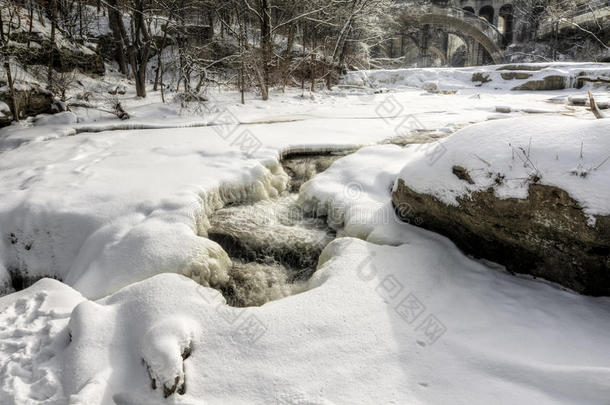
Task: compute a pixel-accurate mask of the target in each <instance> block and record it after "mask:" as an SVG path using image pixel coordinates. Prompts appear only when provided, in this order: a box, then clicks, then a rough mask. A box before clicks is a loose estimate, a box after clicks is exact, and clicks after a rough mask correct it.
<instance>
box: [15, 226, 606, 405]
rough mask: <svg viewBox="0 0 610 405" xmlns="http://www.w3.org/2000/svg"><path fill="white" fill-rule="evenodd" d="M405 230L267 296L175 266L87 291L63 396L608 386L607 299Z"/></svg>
mask: <svg viewBox="0 0 610 405" xmlns="http://www.w3.org/2000/svg"><path fill="white" fill-rule="evenodd" d="M400 230H401V232H400V235H399V234H398V233H393V235H388V237H389V238H393V237H398V238H399V239H397V240H395V242H400V246H395V247H393V246H377V245H373V244H370V243H367V242H364V241H360V240H357V239H352V238H339V239H337V240H335V241H333V242H331V243H330V244H329V245H328V246H327V248H326V249H325V251H324V253H323V255H322V257H321V260H320V268H319V270H318V272H317V273H316V274H315V275H314V277H313V279H312V280H311V283H310V287H311V289H310V290H309V291H307V292H304V293H302V294H299V295H296V296H292V297H289V298H286V299H285V300H281V301H277V302H273V303H270V304H267V305H265V306H263V307H255V308H245V309H240V308H232V307H227V306H226V305H225V301H224V299H223V298H222V296H220V294H218V293H217V292H216V291H214V290H211V289H208V288H205V287H202V286H199V285H197V284H196V283H194V282H193V281H192V280H189V279H187V278H185V277H182V276H179V275H175V274H161V275H157V276H154V277H152V278H149V279H146V280H144V281H141V282H138V283H135V284H132V285H130V286H128V287H125V288H123V289H122V290H120V291H118V292H117V293H115V294H113V295H112V296H109V297H107V298H105V299H102V300H99V301H97V302H92V301H85V302H82V303H80V304H78V305H77V306H76V308H75V309H74V311H73V312H72V316H71V320H70V324H69V326H68V328H67V330H66V333H69V335H70V336H71V340H70V342H69V343H67V344H66V346H64V347H65V349H63V351H62V352H61V353H60V356H59V357H61V361H62V362H63V365H64V366H63V369H62V370H60V369H56V373H57V375H60V376H61V380H62V381H63V384H64V388H65V395H66V397H69V398H70V403H72V404H75V405H76V404H82V405H85V404H87V405H95V404H105V403H112V401H114V402H115V403H118V404H137V403H140V404H142V403H161V401H162V398H163V397H164V396H168V398H170V399H168V401H171V402H173V403H185V404H191V403H202V402H205V403H210V404H222V403H232V404H252V403H290V404H291V403H315V404H333V403H336V404H340V403H350V404H369V403H373V402H375V403H391V402H396V403H416V404H430V403H447V402H448V401H449V402H451V401H453V402H454V403H458V404H487V403H490V402H492V401H493V402H494V403H497V404H514V403H537V404H542V405H546V404H549V405H550V404H553V405H556V404H574V405H575V404H579V405H582V404H596V403H600V402H603V400H605V398H607V397H608V395H610V391H609V388H608V385H607V383H606V381H607V379H608V377H609V376H610V370H609V369H608V367H607V363H605V358H606V357H605V353H607V351H608V350H610V346H609V342H610V335H609V330H608V328H607V324H608V321H609V320H610V312H609V309H608V308H609V307H608V305H609V304H610V303H609V302H608V300H607V299H594V298H591V297H584V296H580V295H577V294H573V293H570V292H566V291H561V290H559V289H557V288H555V287H554V286H551V285H548V284H545V283H542V282H532V281H530V280H525V279H521V278H517V277H513V276H511V275H509V274H507V273H505V272H501V271H498V270H497V269H495V270H493V269H490V268H489V267H487V266H485V265H484V264H481V263H479V262H477V261H474V260H471V259H469V258H468V257H466V256H464V255H463V254H462V253H460V252H459V250H457V249H456V248H455V246H454V245H453V244H452V243H451V242H450V241H448V240H447V239H445V238H443V237H440V236H438V235H431V234H429V233H426V232H422V231H421V230H420V229H417V228H414V227H412V226H410V225H408V224H403V225H401V226H400ZM31 290H32V289H28V290H25V291H24V292H23V293H22V294H23V296H28V297H29V296H31V295H32V294H31ZM34 296H35V294H34ZM304 314H306V316H304ZM295 348H298V350H295ZM287 359H289V361H287ZM304 376H306V377H307V378H303V377H304ZM152 379H154V380H155V385H153V384H152ZM161 383H163V384H161ZM174 386H175V387H176V389H175V391H172V390H173V388H174ZM153 387H156V389H154V388H153ZM164 387H165V388H164ZM235 387H239V389H235ZM297 400H298V401H297ZM66 402H67V401H66Z"/></svg>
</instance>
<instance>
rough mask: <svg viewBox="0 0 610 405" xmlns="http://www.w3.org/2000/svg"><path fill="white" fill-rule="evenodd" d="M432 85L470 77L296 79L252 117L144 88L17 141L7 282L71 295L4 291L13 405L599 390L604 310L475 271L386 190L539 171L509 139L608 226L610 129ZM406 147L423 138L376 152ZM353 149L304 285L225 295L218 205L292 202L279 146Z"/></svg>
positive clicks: (16, 133)
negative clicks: (350, 81) (344, 81)
mask: <svg viewBox="0 0 610 405" xmlns="http://www.w3.org/2000/svg"><path fill="white" fill-rule="evenodd" d="M492 69H493V67H492V68H486V71H491V70H492ZM579 69H580V67H579ZM430 72H431V73H425V74H424V73H422V75H424V76H425V77H422V78H421V79H413V80H415V82H414V83H415V84H417V83H421V84H423V83H424V82H427V81H430V80H434V79H433V78H432V79H431V78H430V77H428V76H429V75H437V77H440V79H439V83H438V86H437V87H438V88H439V89H441V90H442V89H444V88H447V87H448V86H450V85H453V84H456V83H457V84H459V83H461V85H460V86H462V87H460V88H459V89H458V91H457V93H455V94H442V93H437V94H431V93H428V92H425V91H422V90H421V89H419V88H403V87H402V85H400V86H398V87H394V88H391V89H390V90H388V91H387V92H384V93H383V94H370V93H371V92H370V91H369V90H370V89H363V88H357V89H337V90H334V91H332V92H318V93H316V94H315V97H314V98H310V97H306V98H303V97H301V96H300V92H299V91H294V90H290V89H288V90H287V93H286V94H281V93H279V92H274V93H273V94H272V98H271V100H270V101H269V102H266V103H265V102H262V101H258V100H255V99H254V95H249V96H248V99H247V104H246V105H245V106H242V105H240V104H238V103H236V102H235V100H238V95H237V94H236V93H227V94H224V95H220V94H216V93H215V92H213V93H211V94H210V95H211V96H212V97H213V98H214V100H215V101H214V103H213V107H211V108H209V109H204V110H203V111H202V113H201V114H197V113H195V112H193V111H190V112H189V111H185V110H182V109H181V108H180V107H179V106H177V105H176V104H169V105H164V104H160V103H158V96H159V94H158V93H155V92H151V93H150V94H149V97H148V98H147V99H145V100H141V99H137V98H135V97H134V95H133V94H132V93H128V94H126V95H125V96H124V97H123V98H121V102H122V103H123V105H124V107H125V108H126V110H127V111H128V112H129V113H130V115H131V116H132V119H130V120H127V121H119V120H118V119H115V118H112V117H111V116H110V115H109V114H105V113H95V112H93V111H91V110H84V109H74V110H73V111H72V112H70V113H64V114H62V115H55V116H49V117H47V116H43V117H38V118H37V119H30V120H27V121H25V122H22V123H19V124H13V125H11V126H9V127H7V128H3V129H1V130H0V155H1V159H0V231H1V233H2V235H3V237H2V238H1V239H0V285H3V286H4V289H5V292H10V290H11V286H10V285H7V282H8V281H9V275H8V270H9V269H10V270H11V272H21V273H22V275H27V276H31V277H34V278H38V277H42V276H53V277H57V278H60V279H61V280H62V281H63V283H62V282H59V281H55V280H50V279H42V280H40V281H38V282H37V283H36V284H34V285H33V286H31V287H29V288H27V289H25V290H23V291H19V292H16V293H12V294H8V295H6V296H4V297H2V298H0V404H2V405H4V404H7V405H9V404H10V405H12V404H22V403H23V404H52V403H57V404H64V403H70V404H74V405H75V404H83V405H84V404H87V405H90V404H104V405H105V404H118V405H127V404H134V405H135V404H144V403H150V404H160V403H181V404H199V403H202V402H204V403H206V404H224V403H231V404H252V403H261V404H263V403H280V404H342V403H350V404H370V403H414V404H438V403H457V404H462V403H463V404H488V403H490V402H492V401H493V403H497V404H514V403H536V404H579V405H581V404H589V403H590V404H598V403H602V402H603V401H606V400H607V398H608V397H609V396H610V386H609V385H608V383H607V381H608V379H609V377H610V368H609V366H608V362H607V360H606V359H607V353H608V351H609V349H610V347H609V346H610V328H608V326H607V325H609V324H610V323H609V321H610V301H609V300H608V298H591V297H585V296H580V295H577V294H575V293H573V292H570V291H565V290H563V289H561V288H559V287H558V286H556V285H553V284H551V283H548V282H545V281H543V280H532V279H529V278H525V277H515V276H512V275H510V274H508V273H506V272H505V271H504V270H503V268H501V267H500V266H498V265H495V264H493V263H482V262H479V261H475V260H472V259H470V258H468V257H466V256H465V255H463V254H462V253H461V252H460V251H459V250H458V249H457V248H456V247H455V246H454V245H453V243H451V242H450V241H449V240H447V239H446V238H444V237H441V236H439V235H436V234H434V233H431V232H428V231H425V230H422V229H419V228H416V227H414V226H412V225H409V224H405V223H402V222H400V221H398V219H397V218H396V216H395V215H394V210H393V208H392V206H391V202H390V197H391V191H392V187H393V185H394V183H395V181H396V179H397V178H398V177H400V178H403V179H404V180H405V181H407V182H409V183H408V184H410V185H413V187H421V189H422V190H430V192H436V193H439V195H440V196H442V198H446V199H447V201H453V200H452V199H455V198H457V197H458V196H463V195H467V194H468V193H470V192H472V191H473V190H475V189H476V187H479V186H480V187H484V186H489V185H490V179H489V178H487V177H485V175H484V174H481V173H478V172H477V171H474V172H472V173H471V175H472V176H473V179H474V180H475V185H473V186H467V185H464V184H462V183H464V182H463V181H460V180H458V179H457V178H455V179H454V178H453V177H455V176H453V175H452V174H451V167H452V165H453V164H460V165H462V166H464V167H466V168H467V169H469V170H474V169H477V168H480V167H481V166H487V165H485V164H484V163H482V161H481V159H483V160H485V161H487V162H490V164H491V165H492V168H493V172H495V171H504V172H510V173H511V175H510V176H512V175H513V174H514V177H523V176H524V175H526V174H529V172H528V170H529V169H528V167H523V162H521V161H520V160H516V161H515V162H512V150H511V148H510V147H509V146H508V142H511V144H512V145H514V146H515V148H518V147H519V146H522V147H523V148H524V149H525V150H528V149H529V151H530V152H529V156H530V159H531V161H532V163H533V165H535V167H536V168H537V170H538V171H540V173H541V176H540V182H541V183H543V184H553V185H561V186H562V187H564V188H566V190H567V191H568V192H569V193H570V195H572V196H573V197H574V198H576V199H577V200H578V201H579V202H580V203H581V204H583V206H584V207H585V210H586V212H587V213H589V214H591V215H602V214H603V213H604V212H607V211H604V210H607V209H608V207H607V201H609V200H610V199H609V198H608V183H607V181H606V182H604V181H603V179H607V177H608V175H609V174H610V173H608V172H607V171H608V170H609V169H608V166H610V165H609V164H606V165H604V164H602V165H601V166H600V163H602V162H603V159H605V158H606V156H604V155H603V153H604V151H607V150H609V148H608V144H607V143H606V142H608V141H606V140H605V139H604V135H605V134H607V133H608V129H609V128H608V124H607V123H606V122H605V121H604V120H593V119H592V118H591V113H590V112H589V111H586V109H585V107H580V106H569V105H566V103H567V102H568V98H569V97H583V96H584V91H582V90H576V89H569V90H563V91H559V92H553V93H548V92H537V93H536V92H510V93H507V92H505V91H503V90H502V91H497V90H495V89H494V88H493V86H482V87H480V88H475V87H472V84H469V86H470V87H469V86H467V85H466V82H468V83H471V82H470V76H471V73H468V74H464V75H463V77H461V76H460V75H461V74H462V73H460V72H459V71H456V70H454V71H453V73H451V72H448V73H443V72H442V70H431V71H430ZM427 75H428V76H427ZM443 75H444V76H443ZM445 77H446V78H449V79H451V80H452V82H445ZM401 80H402V79H401ZM408 80H411V79H408ZM452 83H453V84H452ZM84 84H85V86H84V88H83V90H86V88H88V87H93V86H96V85H97V86H99V89H102V90H100V92H102V91H107V89H108V88H109V87H110V83H104V82H102V83H97V84H95V83H91V82H86V81H85V82H84ZM457 84H456V86H457ZM114 85H115V86H116V85H117V83H114ZM127 87H128V88H131V87H132V86H127ZM387 87H391V86H389V85H388V86H387ZM103 89H105V90H103ZM98 93H99V92H98ZM557 100H560V101H561V102H556V101H557ZM102 101H103V100H102V99H101V97H100V98H99V99H96V100H93V101H92V102H95V103H98V102H99V103H102ZM496 106H507V107H508V108H509V109H510V113H506V114H499V113H497V112H496ZM540 111H543V112H540ZM533 112H537V113H536V115H535V116H532V115H531V113H533ZM483 121H486V122H483ZM475 122H480V123H479V124H475V125H470V124H472V123H475ZM464 127H466V128H464ZM136 128H139V129H136ZM460 128H464V129H461V130H460ZM455 131H457V132H455ZM454 132H455V133H454ZM244 136H245V137H246V138H243V137H244ZM447 136H448V137H447ZM397 137H398V138H401V139H403V140H406V141H417V142H422V141H425V142H428V143H426V144H422V145H410V146H408V147H406V148H402V147H399V146H396V145H390V144H378V143H379V142H387V140H388V139H391V138H397ZM244 139H249V140H250V141H253V142H251V143H247V142H246V143H244V142H243V141H244ZM530 139H531V145H530ZM581 143H582V145H583V148H582V150H583V158H582V160H581V158H580V150H581V148H580V146H581ZM367 145H370V146H367ZM473 145H474V146H473ZM362 146H365V147H362ZM359 147H362V148H361V149H360V150H358V151H357V152H355V153H353V154H351V155H348V156H346V157H343V158H341V159H339V160H337V161H336V162H335V163H334V164H333V165H332V166H331V167H330V168H329V169H328V170H326V171H325V172H324V173H322V174H320V175H318V176H316V177H315V178H314V179H313V180H311V181H309V182H308V183H306V184H304V185H303V187H302V188H301V192H300V195H299V199H298V201H299V203H300V204H302V205H303V206H304V207H305V208H306V209H307V210H309V211H312V212H318V213H319V214H327V215H328V221H329V224H330V225H331V226H332V227H333V228H335V229H336V230H337V233H338V238H337V239H336V240H335V241H333V242H331V243H330V244H329V245H328V246H327V247H326V248H325V250H324V252H323V253H322V255H321V257H320V261H319V267H318V271H317V272H316V273H315V274H314V276H313V278H312V279H311V280H310V281H309V282H308V283H307V285H306V288H304V291H303V292H302V293H300V294H297V295H292V296H288V297H285V298H282V299H280V300H277V301H273V302H269V303H267V304H265V305H263V306H261V307H250V308H233V307H229V306H227V305H226V304H225V300H224V298H223V297H222V296H221V295H220V294H219V293H218V291H217V290H216V289H213V288H209V287H216V288H219V287H222V285H223V283H224V282H225V281H226V278H227V277H228V269H229V268H230V266H231V262H230V259H229V257H228V256H227V255H226V253H224V251H223V250H222V249H221V248H220V246H219V245H217V244H216V243H215V242H213V241H211V240H209V239H207V238H206V235H207V231H208V228H209V226H210V224H209V220H208V217H209V215H210V213H211V212H212V211H214V210H217V209H219V208H221V207H224V206H226V205H229V204H233V203H252V202H256V201H260V200H266V199H271V198H276V197H278V196H279V195H280V194H281V193H282V192H283V191H284V189H285V188H286V174H285V173H284V172H283V170H282V168H281V166H280V164H279V159H280V158H281V157H282V156H283V155H285V154H286V153H289V152H297V151H301V152H311V151H340V150H343V149H355V148H359ZM441 152H442V153H441ZM472 153H476V154H477V155H478V158H477V157H473V156H472ZM557 154H558V155H559V156H558V157H559V159H557ZM431 157H432V158H431ZM515 159H518V158H515ZM455 162H459V163H455ZM511 165H512V168H511V167H510V166H511ZM596 166H599V167H598V168H597V169H596V170H592V168H593V167H596ZM489 170H492V169H489ZM585 171H586V173H587V175H586V176H584V177H583V176H581V175H574V174H572V173H571V172H576V173H577V174H578V173H584V172H585ZM479 172H481V171H480V170H479ZM413 173H415V174H416V175H413ZM510 176H508V175H507V176H506V179H509V178H510ZM494 184H495V183H494ZM494 187H496V193H498V195H500V196H502V197H508V196H520V197H522V196H524V195H525V194H524V192H526V191H527V188H526V187H525V185H521V184H520V183H517V182H510V181H507V182H505V183H504V184H502V185H501V186H494ZM603 215H607V214H603ZM415 221H416V222H417V219H415ZM358 238H359V239H358ZM0 288H1V287H0ZM299 290H301V289H299ZM405 300H406V301H405ZM405 304H411V305H412V306H410V307H406V306H405ZM414 311H415V312H414ZM151 378H152V379H154V380H155V385H156V387H157V389H156V390H153V389H152V386H151V385H152V382H151ZM164 390H165V391H166V393H172V395H171V396H170V397H169V398H168V399H163V393H164ZM183 391H184V395H181V393H182V392H183Z"/></svg>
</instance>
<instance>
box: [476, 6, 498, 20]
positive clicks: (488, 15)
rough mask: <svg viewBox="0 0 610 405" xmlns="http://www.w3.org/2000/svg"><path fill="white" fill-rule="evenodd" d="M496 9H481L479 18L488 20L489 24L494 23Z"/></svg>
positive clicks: (487, 7) (485, 7) (489, 7)
mask: <svg viewBox="0 0 610 405" xmlns="http://www.w3.org/2000/svg"><path fill="white" fill-rule="evenodd" d="M494 13H495V11H494V8H493V7H492V6H483V7H481V8H480V9H479V17H481V18H484V19H486V20H487V22H488V23H490V24H493V23H494Z"/></svg>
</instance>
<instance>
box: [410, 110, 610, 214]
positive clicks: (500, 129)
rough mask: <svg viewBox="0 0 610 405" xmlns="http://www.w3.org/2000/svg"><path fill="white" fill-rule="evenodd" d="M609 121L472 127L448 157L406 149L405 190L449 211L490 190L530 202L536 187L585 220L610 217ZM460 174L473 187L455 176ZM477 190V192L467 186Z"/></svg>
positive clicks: (541, 120)
mask: <svg viewBox="0 0 610 405" xmlns="http://www.w3.org/2000/svg"><path fill="white" fill-rule="evenodd" d="M608 134H610V120H594V119H577V118H572V117H531V118H511V119H505V120H497V121H489V122H485V123H480V124H475V125H472V126H470V127H467V128H465V129H462V130H460V131H458V132H456V133H455V134H453V135H452V136H450V137H449V138H447V139H446V140H445V141H443V147H444V153H443V154H442V155H440V156H439V157H438V159H434V160H433V161H432V160H431V159H430V155H429V153H428V151H427V150H425V149H422V148H417V147H415V146H412V147H409V148H408V149H407V150H409V151H410V152H411V154H410V155H409V156H408V158H407V159H406V165H405V166H404V168H403V169H402V171H401V172H400V176H399V177H400V178H401V179H403V180H404V182H405V184H406V185H407V186H408V187H409V188H411V189H412V190H414V191H415V192H418V193H426V194H430V195H432V196H434V197H436V198H438V199H439V200H441V201H443V202H444V203H446V204H450V205H457V204H458V201H457V199H458V198H463V197H467V196H469V195H470V193H472V192H474V191H481V190H487V189H489V188H492V189H493V190H494V192H495V194H496V196H497V197H499V198H503V199H505V198H527V196H528V187H529V185H530V184H532V183H533V182H537V183H539V184H544V185H549V186H556V187H559V188H561V189H563V190H565V191H566V192H567V193H568V194H570V196H571V197H572V198H574V199H575V200H576V201H578V202H579V204H580V205H581V207H582V208H583V212H584V213H585V214H587V215H589V216H590V217H591V218H592V216H593V215H603V216H605V215H610V183H608V178H609V177H610V161H609V159H608V158H609V157H610V155H609V154H608V153H609V151H610V137H609V136H608ZM454 166H461V167H462V168H463V169H465V171H466V172H467V173H468V175H469V176H470V177H471V179H472V181H471V182H470V181H465V180H462V179H460V178H458V176H457V175H455V174H453V170H454ZM470 183H472V184H470Z"/></svg>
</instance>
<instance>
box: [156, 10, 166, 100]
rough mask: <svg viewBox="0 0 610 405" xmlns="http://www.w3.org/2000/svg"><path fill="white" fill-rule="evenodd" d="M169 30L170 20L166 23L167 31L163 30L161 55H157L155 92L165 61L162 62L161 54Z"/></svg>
mask: <svg viewBox="0 0 610 405" xmlns="http://www.w3.org/2000/svg"><path fill="white" fill-rule="evenodd" d="M168 30H169V20H168V21H167V23H165V29H164V30H163V39H162V40H161V48H160V49H159V53H158V54H157V69H156V71H155V85H154V86H153V90H154V91H157V86H158V84H159V72H161V64H162V63H163V61H162V60H161V53H162V52H163V48H165V42H166V41H167V31H168Z"/></svg>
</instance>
